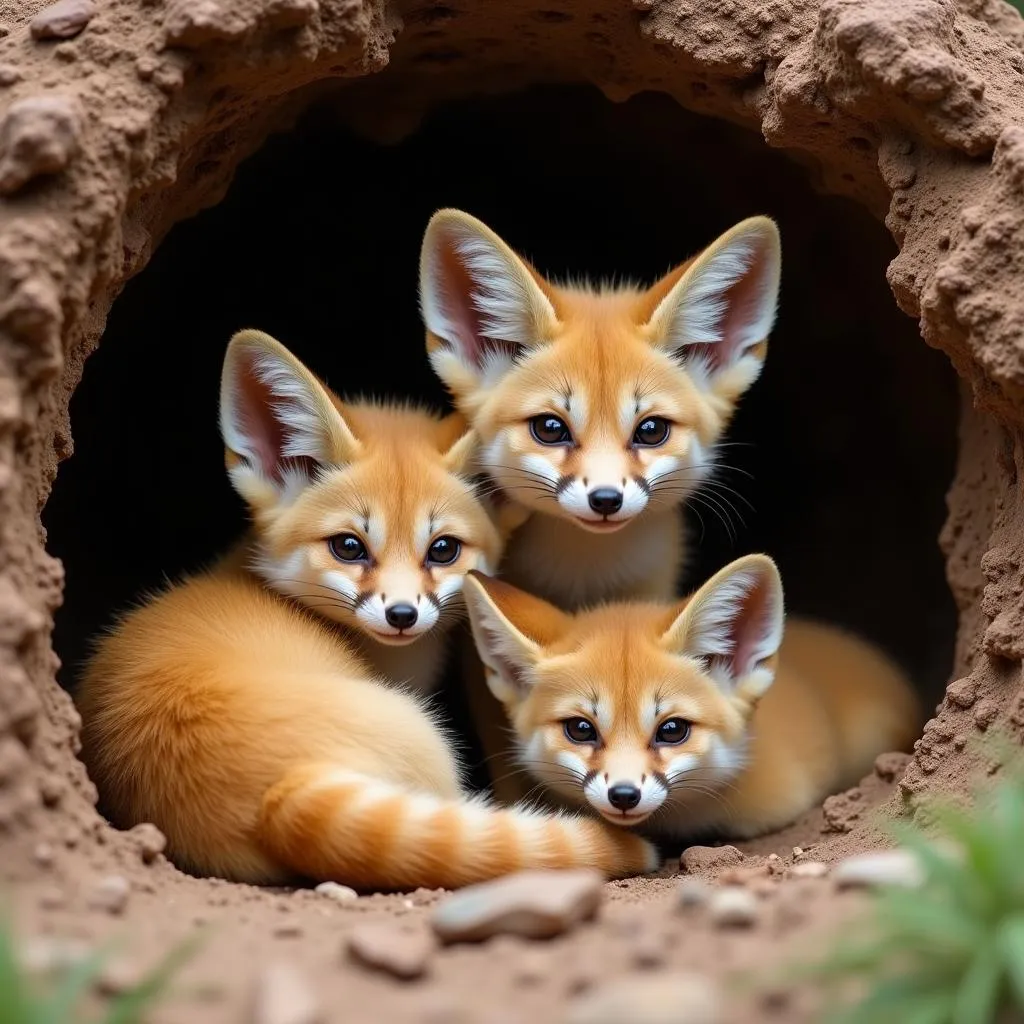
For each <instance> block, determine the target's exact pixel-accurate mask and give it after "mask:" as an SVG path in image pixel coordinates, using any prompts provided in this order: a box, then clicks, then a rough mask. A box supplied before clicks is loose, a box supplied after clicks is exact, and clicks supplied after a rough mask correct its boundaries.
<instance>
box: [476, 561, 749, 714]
mask: <svg viewBox="0 0 1024 1024" xmlns="http://www.w3.org/2000/svg"><path fill="white" fill-rule="evenodd" d="M472 575H473V576H475V577H476V578H477V579H478V580H480V582H481V583H483V585H484V587H485V589H486V590H487V592H488V594H489V595H490V597H491V599H492V600H493V601H494V603H495V604H496V605H497V606H498V608H499V609H500V610H501V612H502V613H503V614H504V615H505V616H506V617H507V618H508V619H509V621H510V622H511V623H512V624H513V625H514V626H515V627H516V629H518V630H519V631H520V632H522V633H524V634H525V635H526V636H528V637H529V638H530V639H531V640H533V641H534V642H535V643H537V644H538V645H539V646H540V647H541V648H542V654H541V657H540V661H539V672H538V674H539V682H538V684H537V685H536V686H535V687H534V688H533V689H532V690H531V692H530V695H529V696H528V697H527V698H526V700H525V701H524V702H523V704H522V705H521V707H520V708H519V709H518V712H517V714H516V718H517V720H518V722H519V724H520V725H523V724H524V723H525V721H526V720H530V722H531V723H532V726H533V727H536V726H538V725H540V724H543V723H545V722H548V721H550V720H553V719H555V718H558V717H561V716H562V715H563V714H565V713H566V706H565V705H566V701H569V700H572V699H573V698H578V699H579V701H580V702H581V706H580V708H579V711H580V713H586V711H585V707H584V706H583V704H584V702H586V701H588V700H590V699H592V698H593V697H597V698H599V699H600V701H601V702H602V703H604V704H608V705H609V706H610V707H611V708H614V709H615V710H616V711H617V712H620V714H617V715H616V719H617V722H618V726H619V727H622V728H625V729H626V730H627V731H632V727H633V726H634V725H635V722H636V719H637V718H638V716H639V713H640V710H641V708H642V707H643V706H644V704H645V702H647V701H648V700H649V699H650V698H651V697H652V696H653V695H654V694H655V693H656V692H657V693H658V694H659V695H660V696H661V697H662V699H663V700H664V702H665V707H666V710H680V709H677V708H674V707H673V704H672V702H673V700H675V699H678V698H680V697H682V698H685V700H686V708H685V712H686V717H689V718H691V719H692V720H695V721H697V722H699V723H700V724H701V725H703V726H706V727H708V728H710V729H719V730H723V731H725V732H732V731H734V730H735V729H736V728H737V725H738V719H737V715H736V709H735V708H733V707H732V706H731V705H730V703H729V702H728V701H727V700H725V699H724V698H723V697H722V695H721V693H720V691H719V690H718V688H717V686H716V685H715V683H714V682H712V680H710V679H709V678H708V677H707V676H706V675H705V674H704V673H703V672H701V671H700V669H699V668H698V667H697V666H696V665H695V664H693V663H690V662H687V661H685V660H683V659H682V658H680V657H679V656H678V655H679V653H680V652H676V651H673V650H671V649H670V646H669V645H668V644H666V642H665V641H664V639H663V637H664V634H665V632H666V631H667V630H668V628H669V626H671V625H672V623H673V622H674V621H675V620H676V618H677V617H678V616H679V614H680V612H682V611H683V609H684V608H685V607H686V606H687V604H689V601H690V598H689V597H688V598H685V599H683V600H680V601H675V602H672V603H670V604H669V603H664V602H648V601H630V602H614V603H610V604H605V605H601V606H599V607H596V608H591V609H589V610H586V611H581V612H577V613H576V614H574V615H570V614H567V613H565V612H563V611H560V610H559V609H557V608H555V607H554V606H553V605H551V604H549V603H548V602H546V601H543V600H542V599H540V598H538V597H534V596H533V595H531V594H527V593H525V592H524V591H522V590H519V589H518V588H516V587H513V586H511V585H509V584H508V583H505V582H503V581H502V580H497V579H491V578H488V577H482V576H481V575H480V574H479V573H473V574H472ZM621 712H626V713H625V714H621ZM630 712H632V714H630Z"/></svg>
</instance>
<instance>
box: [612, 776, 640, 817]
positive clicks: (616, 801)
mask: <svg viewBox="0 0 1024 1024" xmlns="http://www.w3.org/2000/svg"><path fill="white" fill-rule="evenodd" d="M608 802H609V803H610V804H611V805H612V807H615V808H618V810H620V811H631V810H633V808H634V807H636V805H637V804H638V803H640V790H639V789H637V788H636V786H634V785H633V783H632V782H616V783H615V785H614V786H611V787H610V788H609V789H608Z"/></svg>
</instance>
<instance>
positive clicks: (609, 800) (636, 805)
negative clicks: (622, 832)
mask: <svg viewBox="0 0 1024 1024" xmlns="http://www.w3.org/2000/svg"><path fill="white" fill-rule="evenodd" d="M583 791H584V793H585V795H586V798H587V802H588V803H589V804H590V806H591V807H593V808H594V810H595V811H597V812H598V813H599V814H600V815H601V816H602V817H603V818H604V819H605V820H606V821H610V822H611V823H612V824H613V825H623V826H629V825H638V824H640V822H642V821H643V820H644V819H645V818H648V817H650V815H651V814H653V813H654V812H655V811H656V810H657V809H658V808H659V807H661V805H662V804H663V803H664V802H665V797H666V796H667V795H668V787H667V786H666V784H665V782H664V780H663V779H660V778H658V776H657V775H654V774H650V773H645V774H642V775H640V776H639V777H638V778H635V779H634V778H631V777H629V776H628V775H624V774H623V775H615V774H614V773H611V772H608V773H604V772H599V773H597V774H596V775H594V776H593V777H592V778H590V779H589V780H588V781H587V783H586V785H585V786H584V787H583Z"/></svg>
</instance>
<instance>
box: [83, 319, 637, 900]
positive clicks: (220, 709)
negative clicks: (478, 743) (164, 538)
mask: <svg viewBox="0 0 1024 1024" xmlns="http://www.w3.org/2000/svg"><path fill="white" fill-rule="evenodd" d="M221 431H222V435H223V438H224V442H225V445H226V449H227V465H228V472H229V475H230V478H231V482H232V484H233V485H234V487H235V489H236V490H237V491H238V493H239V494H240V495H241V496H242V497H243V498H244V499H245V501H246V502H247V504H248V506H249V508H250V510H251V513H252V531H251V536H250V537H249V538H248V540H247V541H245V542H244V543H243V544H242V545H241V546H240V547H239V548H238V549H236V550H235V551H233V552H231V553H229V554H228V555H227V556H226V557H225V558H224V559H223V560H222V561H220V562H219V563H218V564H216V565H215V566H214V567H213V568H212V569H210V570H209V571H207V572H202V573H198V574H196V575H194V576H191V577H190V578H187V579H185V580H184V581H182V582H180V583H177V584H176V585H173V586H171V587H169V588H168V589H166V590H165V591H164V592H162V593H160V594H158V595H155V596H153V597H151V598H149V599H148V600H146V601H145V602H144V603H143V604H142V605H141V607H139V608H137V609H136V610H134V611H132V612H130V613H128V614H127V615H126V616H125V617H124V618H123V619H122V620H121V621H120V622H119V623H118V624H117V626H116V627H115V628H114V629H113V630H112V631H111V632H110V633H109V635H107V636H106V637H105V638H104V639H103V640H102V641H101V642H100V643H99V645H98V649H97V651H96V654H95V656H94V657H93V658H92V660H91V662H90V664H89V665H88V668H87V671H86V673H85V676H84V679H83V681H82V684H81V690H80V693H79V698H78V699H79V706H80V709H81V713H82V719H83V754H84V757H85V760H86V763H87V764H88V766H89V769H90V771H91V773H92V778H93V779H94V780H95V782H96V784H97V786H98V787H99V790H100V793H101V796H102V800H103V804H104V805H105V808H106V809H107V810H108V812H109V813H110V815H111V817H112V818H113V820H114V821H115V823H116V824H118V825H121V826H125V827H127V826H130V825H133V824H135V823H137V822H140V821H152V822H154V823H155V824H156V825H157V826H158V827H159V828H160V829H162V830H163V832H164V833H165V834H166V835H167V838H168V853H169V856H170V857H171V858H172V859H173V860H174V861H175V862H176V863H177V864H178V865H179V866H181V867H183V868H186V869H188V870H190V871H193V872H195V873H199V874H205V875H217V876H221V877H224V878H228V879H233V880H237V881H243V882H250V883H257V884H259V883H282V882H286V881H289V880H292V879H294V878H296V877H308V878H312V879H315V880H328V879H332V880H336V881H339V882H344V883H347V884H349V885H353V886H357V887H360V888H373V889H377V888H380V889H404V888H410V887H416V886H430V887H435V886H446V887H454V886H459V885H463V884H466V883H469V882H475V881H479V880H482V879H486V878H490V877H494V876H496V875H500V874H502V873H505V872H507V871H511V870H513V869H516V868H520V867H528V866H530V867H537V866H550V867H569V866H580V865H592V866H595V867H597V868H599V869H601V870H602V871H604V872H605V873H606V874H608V875H618V874H629V873H635V872H638V871H642V870H645V869H649V868H651V867H652V866H654V864H655V863H656V858H655V856H654V853H653V851H652V849H651V847H650V846H649V845H648V844H647V843H646V842H643V841H641V840H640V839H639V837H636V836H628V835H627V834H625V833H621V832H619V831H618V830H614V829H610V828H608V827H607V826H606V825H604V824H603V823H600V822H596V821H593V820H587V819H586V818H583V817H579V816H567V815H552V814H545V813H539V812H536V811H529V810H526V809H523V808H512V809H510V810H500V809H496V808H493V807H490V806H488V805H486V804H485V803H483V802H481V801H479V800H475V799H472V798H470V797H467V796H466V795H464V793H463V790H462V786H461V777H460V769H459V766H458V764H457V763H456V759H455V757H454V755H453V752H452V749H451V746H450V744H449V742H448V741H447V739H446V736H445V734H444V732H443V731H442V729H441V728H440V727H439V725H438V723H437V721H436V718H435V716H434V715H433V714H432V712H431V711H430V710H428V708H427V707H426V706H425V704H424V698H423V694H424V693H425V692H427V691H428V690H429V689H430V688H431V686H432V685H433V680H434V678H435V677H436V675H437V671H438V668H439V666H440V659H441V645H440V641H439V638H440V636H441V635H442V634H443V632H444V630H445V628H446V627H447V625H448V624H449V622H450V621H452V620H453V619H454V618H455V617H456V610H457V607H458V602H459V601H460V597H459V592H460V590H461V586H462V582H463V580H464V577H465V573H466V572H467V570H469V569H471V568H474V567H481V568H482V567H489V566H493V565H495V564H496V563H497V561H498V558H499V557H500V539H499V537H498V534H497V533H496V530H495V527H494V525H493V523H492V522H491V520H490V519H489V517H488V515H487V512H486V510H485V508H484V507H483V505H482V504H481V502H480V501H479V500H478V498H477V496H476V495H475V493H474V490H473V488H472V486H471V484H470V483H469V482H468V481H467V480H466V479H465V478H464V477H463V476H462V475H461V474H462V471H463V469H464V467H465V465H466V464H467V462H468V461H469V460H470V459H471V457H472V448H473V438H472V435H471V433H469V432H467V431H466V430H465V427H464V423H463V422H462V421H461V418H460V417H458V416H455V417H449V418H447V419H439V418H437V417H434V416H432V415H430V414H428V413H426V412H422V411H418V410H414V409H410V408H404V407H403V408H400V407H394V406H388V405H371V404H362V403H355V404H349V403H342V402H341V401H340V400H339V399H338V398H336V397H335V396H334V395H333V394H331V393H330V392H329V391H327V390H326V388H325V387H324V386H323V385H322V384H321V383H320V382H319V381H318V379H317V378H316V377H315V376H314V375H313V374H312V373H310V371H309V370H307V369H306V367H305V366H303V365H302V364H301V363H300V362H299V361H298V360H297V359H295V358H294V357H293V356H292V355H291V354H290V353H289V352H288V351H287V350H286V349H285V348H283V347H282V346H281V345H280V344H278V343H277V342H276V341H274V340H273V339H272V338H270V337H268V336H267V335H265V334H261V333H260V332H257V331H242V332H241V333H239V334H237V335H235V337H234V338H233V339H232V340H231V343H230V345H229V346H228V351H227V355H226V358H225V363H224V371H223V376H222V387H221ZM396 683H397V684H409V685H406V686H401V685H391V684H396Z"/></svg>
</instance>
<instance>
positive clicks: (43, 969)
mask: <svg viewBox="0 0 1024 1024" xmlns="http://www.w3.org/2000/svg"><path fill="white" fill-rule="evenodd" d="M91 953H92V949H91V948H90V947H89V946H87V945H86V944H85V943H84V942H79V941H78V940H76V939H55V938H51V937H50V936H48V935H41V936H39V937H38V938H34V939H29V940H28V941H27V942H25V944H24V945H23V946H22V947H21V948H20V949H19V950H18V962H19V963H20V964H21V967H22V969H23V970H24V971H26V972H27V973H29V974H50V973H52V972H53V971H62V970H66V969H67V968H69V967H74V966H75V965H76V964H80V963H81V962H82V961H83V960H85V959H86V957H88V956H89V955H90V954H91Z"/></svg>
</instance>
